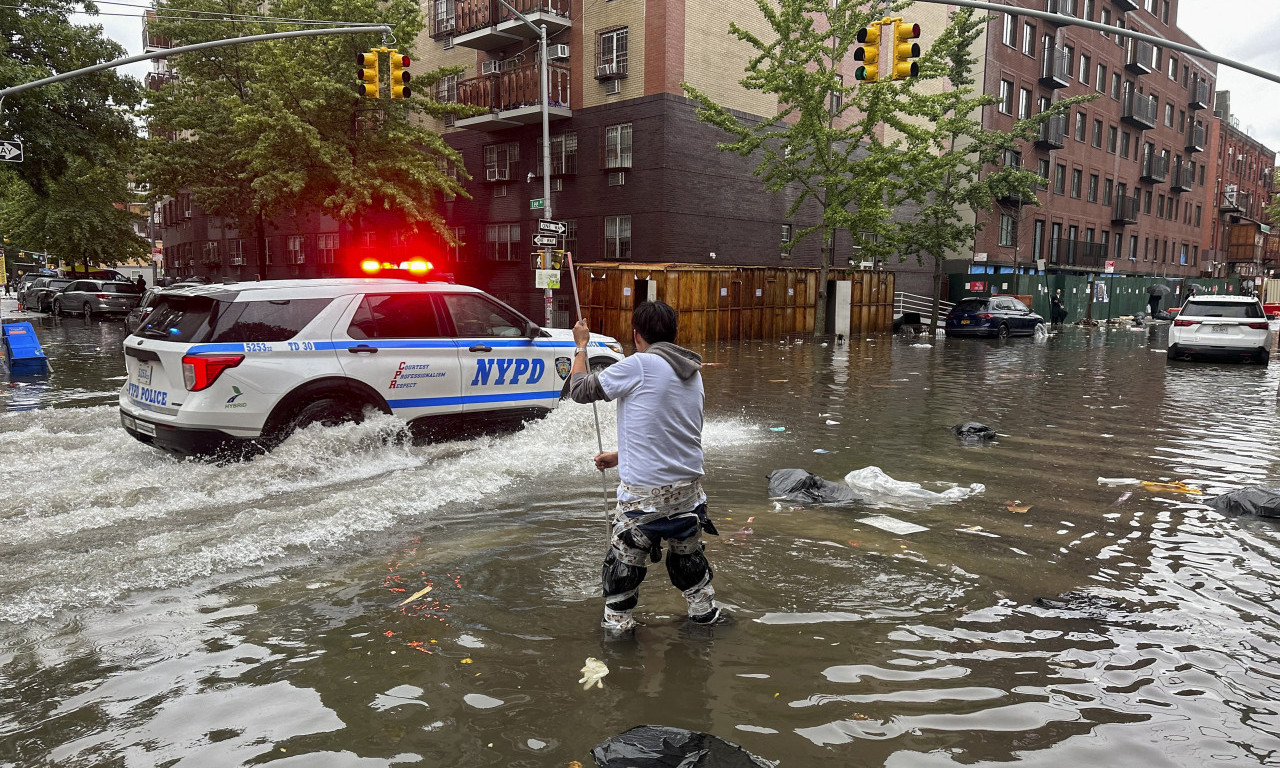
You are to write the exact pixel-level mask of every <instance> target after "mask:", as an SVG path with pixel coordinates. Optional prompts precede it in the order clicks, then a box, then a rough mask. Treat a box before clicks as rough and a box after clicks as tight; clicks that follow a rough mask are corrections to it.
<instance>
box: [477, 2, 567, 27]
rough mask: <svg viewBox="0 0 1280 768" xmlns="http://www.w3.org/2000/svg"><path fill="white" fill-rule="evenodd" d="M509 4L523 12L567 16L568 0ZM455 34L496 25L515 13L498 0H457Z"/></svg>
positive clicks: (513, 16) (512, 17) (512, 16)
mask: <svg viewBox="0 0 1280 768" xmlns="http://www.w3.org/2000/svg"><path fill="white" fill-rule="evenodd" d="M510 2H511V5H512V6H514V7H515V9H516V10H518V11H520V13H523V14H526V15H528V14H532V13H550V14H553V15H555V16H564V17H566V18H567V17H568V16H569V0H510ZM455 13H456V16H457V21H456V23H455V27H456V34H459V35H465V34H467V33H468V32H475V31H476V30H480V29H484V28H486V27H492V26H496V25H497V24H500V23H501V22H504V21H510V20H511V19H515V18H516V15H515V14H513V13H511V11H508V10H507V9H506V8H503V7H502V5H501V4H500V3H499V2H498V0H457V6H456V11H455Z"/></svg>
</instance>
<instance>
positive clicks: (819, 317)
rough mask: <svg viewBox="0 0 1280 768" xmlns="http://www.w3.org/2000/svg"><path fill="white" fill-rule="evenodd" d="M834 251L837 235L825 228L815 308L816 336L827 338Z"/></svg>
mask: <svg viewBox="0 0 1280 768" xmlns="http://www.w3.org/2000/svg"><path fill="white" fill-rule="evenodd" d="M834 251H835V233H834V232H833V231H832V230H831V228H830V227H825V228H824V229H823V230H822V264H821V266H819V267H818V291H817V297H818V298H817V300H816V302H817V303H816V305H815V306H814V308H813V335H814V336H825V335H826V333H827V277H828V276H829V274H830V272H831V262H832V260H833V259H834Z"/></svg>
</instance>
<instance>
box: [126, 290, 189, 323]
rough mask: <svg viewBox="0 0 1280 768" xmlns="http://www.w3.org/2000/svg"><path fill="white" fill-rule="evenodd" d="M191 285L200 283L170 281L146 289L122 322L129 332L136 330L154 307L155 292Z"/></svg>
mask: <svg viewBox="0 0 1280 768" xmlns="http://www.w3.org/2000/svg"><path fill="white" fill-rule="evenodd" d="M192 285H200V283H171V284H168V285H162V286H160V285H157V286H152V287H151V288H148V289H146V290H145V291H143V292H142V299H141V300H140V301H139V302H138V306H136V307H134V308H133V309H131V310H130V311H129V314H128V315H126V316H125V318H124V324H125V326H127V327H128V329H129V333H133V332H134V331H136V330H138V328H139V327H140V326H141V325H142V322H143V321H144V320H146V318H147V316H148V315H150V314H151V310H153V309H155V303H156V294H158V293H160V292H161V291H166V290H169V289H170V288H186V287H189V286H192Z"/></svg>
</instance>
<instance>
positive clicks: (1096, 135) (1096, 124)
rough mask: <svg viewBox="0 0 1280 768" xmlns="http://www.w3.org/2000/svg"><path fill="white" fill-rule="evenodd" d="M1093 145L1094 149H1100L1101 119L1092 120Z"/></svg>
mask: <svg viewBox="0 0 1280 768" xmlns="http://www.w3.org/2000/svg"><path fill="white" fill-rule="evenodd" d="M1093 147H1094V149H1102V121H1101V120H1094V121H1093Z"/></svg>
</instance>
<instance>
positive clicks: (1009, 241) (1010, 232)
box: [1000, 213, 1018, 247]
mask: <svg viewBox="0 0 1280 768" xmlns="http://www.w3.org/2000/svg"><path fill="white" fill-rule="evenodd" d="M1017 244H1018V221H1017V219H1015V218H1013V217H1012V216H1010V215H1009V214H1007V213H1002V214H1000V245H1005V246H1010V247H1013V246H1016V245H1017Z"/></svg>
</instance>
